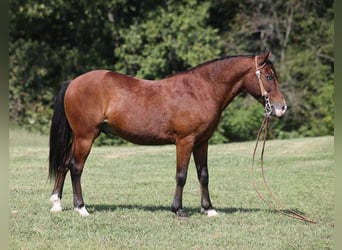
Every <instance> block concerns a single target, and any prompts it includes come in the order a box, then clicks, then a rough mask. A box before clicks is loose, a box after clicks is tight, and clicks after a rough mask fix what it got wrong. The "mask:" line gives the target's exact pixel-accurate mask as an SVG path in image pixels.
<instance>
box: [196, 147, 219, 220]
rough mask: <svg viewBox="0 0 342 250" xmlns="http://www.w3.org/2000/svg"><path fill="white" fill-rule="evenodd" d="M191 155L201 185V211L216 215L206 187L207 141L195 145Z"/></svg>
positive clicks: (207, 175) (207, 180)
mask: <svg viewBox="0 0 342 250" xmlns="http://www.w3.org/2000/svg"><path fill="white" fill-rule="evenodd" d="M193 155H194V160H195V164H196V170H197V177H198V180H199V182H200V185H201V211H202V212H203V213H205V214H207V215H208V216H216V215H218V213H217V212H216V210H215V209H214V208H213V205H212V204H211V200H210V196H209V188H208V184H209V172H208V143H204V144H201V145H200V146H197V147H195V148H194V150H193Z"/></svg>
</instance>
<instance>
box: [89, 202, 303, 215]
mask: <svg viewBox="0 0 342 250" xmlns="http://www.w3.org/2000/svg"><path fill="white" fill-rule="evenodd" d="M87 209H88V211H89V212H90V213H93V212H111V211H115V210H122V209H128V210H142V211H149V212H157V211H160V212H165V211H166V212H171V206H163V205H139V204H132V205H128V204H127V205H126V204H118V205H110V204H91V205H87ZM183 209H184V212H185V213H186V214H187V216H188V217H189V216H192V215H194V214H198V213H200V208H199V207H184V208H183ZM215 209H216V211H217V212H218V213H219V214H220V213H222V214H233V213H238V212H239V213H256V212H266V213H278V212H277V211H275V210H271V209H261V208H235V207H226V208H220V207H216V208H215ZM281 211H282V212H284V213H288V212H289V211H288V210H281ZM294 211H296V212H297V213H299V214H302V215H304V213H302V212H300V211H298V210H296V209H294Z"/></svg>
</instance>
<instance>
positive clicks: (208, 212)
mask: <svg viewBox="0 0 342 250" xmlns="http://www.w3.org/2000/svg"><path fill="white" fill-rule="evenodd" d="M201 212H202V213H204V214H206V215H207V216H208V217H214V216H218V215H219V214H218V213H217V212H216V210H215V209H213V208H211V209H204V208H201Z"/></svg>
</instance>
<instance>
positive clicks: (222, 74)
mask: <svg viewBox="0 0 342 250" xmlns="http://www.w3.org/2000/svg"><path fill="white" fill-rule="evenodd" d="M236 60H237V59H226V60H222V61H218V62H215V63H216V65H215V64H213V65H208V66H207V67H206V68H204V69H202V73H201V74H202V76H203V77H204V78H205V80H206V81H207V82H208V83H209V84H210V85H211V86H212V87H213V88H214V92H215V96H216V98H217V100H218V101H219V102H220V109H221V111H223V110H224V109H225V108H226V107H227V105H228V104H229V103H230V102H231V101H232V100H233V99H234V97H235V96H237V95H238V94H239V93H240V92H241V90H242V89H243V84H244V78H245V76H246V74H247V73H248V72H249V70H250V67H248V66H247V65H246V66H245V67H243V66H242V64H241V63H237V62H236Z"/></svg>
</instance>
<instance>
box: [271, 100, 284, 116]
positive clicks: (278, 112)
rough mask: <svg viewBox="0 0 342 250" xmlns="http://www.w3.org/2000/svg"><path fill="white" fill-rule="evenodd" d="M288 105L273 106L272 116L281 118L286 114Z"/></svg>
mask: <svg viewBox="0 0 342 250" xmlns="http://www.w3.org/2000/svg"><path fill="white" fill-rule="evenodd" d="M286 110H287V105H286V104H285V103H284V104H272V115H275V116H277V117H281V116H283V115H284V114H285V113H286Z"/></svg>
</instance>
